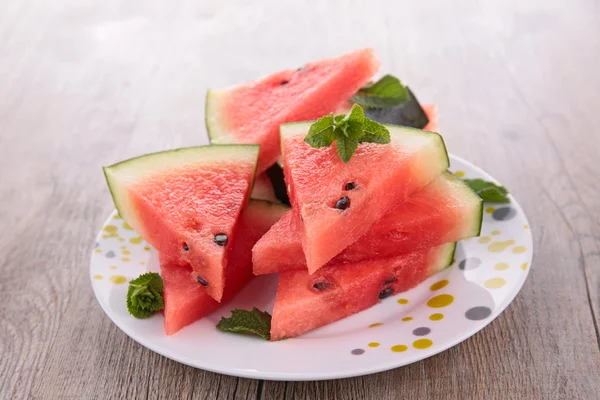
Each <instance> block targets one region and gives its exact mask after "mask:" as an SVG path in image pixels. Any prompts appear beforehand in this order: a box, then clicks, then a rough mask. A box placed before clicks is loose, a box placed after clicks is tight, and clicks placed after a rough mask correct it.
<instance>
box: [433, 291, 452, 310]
mask: <svg viewBox="0 0 600 400" xmlns="http://www.w3.org/2000/svg"><path fill="white" fill-rule="evenodd" d="M453 301H454V297H453V296H452V295H451V294H440V295H439V296H435V297H432V298H431V299H429V301H428V302H427V305H428V306H429V307H431V308H442V307H448V306H449V305H450V304H452V302H453Z"/></svg>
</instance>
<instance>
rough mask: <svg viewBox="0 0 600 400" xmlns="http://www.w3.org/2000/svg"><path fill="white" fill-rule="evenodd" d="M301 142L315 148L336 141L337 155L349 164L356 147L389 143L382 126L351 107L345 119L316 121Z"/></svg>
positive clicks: (387, 134)
mask: <svg viewBox="0 0 600 400" xmlns="http://www.w3.org/2000/svg"><path fill="white" fill-rule="evenodd" d="M304 141H305V142H306V143H308V145H310V146H311V147H314V148H319V147H328V146H330V145H331V143H333V141H335V142H336V149H337V153H338V155H339V156H340V158H341V159H342V161H344V162H348V161H350V158H352V155H353V154H354V153H355V152H356V149H357V148H358V144H359V143H363V142H370V143H378V144H386V143H389V142H390V132H389V131H388V130H387V128H386V127H385V126H384V125H381V124H380V123H377V122H375V121H372V120H370V119H368V118H367V117H365V113H364V111H363V109H362V108H361V107H360V106H359V105H358V104H354V105H353V106H352V109H351V110H350V113H349V114H348V115H345V114H341V115H336V116H335V117H334V116H333V114H330V115H326V116H324V117H322V118H319V119H318V120H317V121H316V122H315V123H313V124H312V125H311V126H310V129H309V131H308V134H307V135H306V136H305V137H304Z"/></svg>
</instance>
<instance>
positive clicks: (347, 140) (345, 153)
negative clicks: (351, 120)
mask: <svg viewBox="0 0 600 400" xmlns="http://www.w3.org/2000/svg"><path fill="white" fill-rule="evenodd" d="M335 146H336V148H337V153H338V155H339V156H340V158H341V159H342V161H343V162H345V163H346V162H348V161H350V158H351V157H352V154H354V152H355V151H356V149H357V148H358V139H355V138H353V137H340V138H338V139H337V140H336V141H335Z"/></svg>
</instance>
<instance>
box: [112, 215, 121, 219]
mask: <svg viewBox="0 0 600 400" xmlns="http://www.w3.org/2000/svg"><path fill="white" fill-rule="evenodd" d="M113 219H122V218H121V216H120V215H119V214H115V215H114V216H113Z"/></svg>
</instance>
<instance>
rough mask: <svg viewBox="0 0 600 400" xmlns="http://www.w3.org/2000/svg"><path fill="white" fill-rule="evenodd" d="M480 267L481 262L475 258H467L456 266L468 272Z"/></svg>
mask: <svg viewBox="0 0 600 400" xmlns="http://www.w3.org/2000/svg"><path fill="white" fill-rule="evenodd" d="M480 265H481V260H480V259H479V258H477V257H469V258H465V259H464V260H462V261H461V262H460V263H459V264H458V268H460V269H462V270H463V271H469V270H471V269H475V268H479V266H480Z"/></svg>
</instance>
